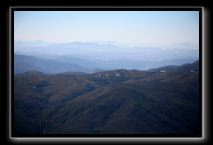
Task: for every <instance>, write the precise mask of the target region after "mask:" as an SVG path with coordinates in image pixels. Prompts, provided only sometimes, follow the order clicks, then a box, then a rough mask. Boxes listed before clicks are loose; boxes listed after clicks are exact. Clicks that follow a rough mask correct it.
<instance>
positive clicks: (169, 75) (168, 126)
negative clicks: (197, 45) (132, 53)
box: [14, 62, 200, 135]
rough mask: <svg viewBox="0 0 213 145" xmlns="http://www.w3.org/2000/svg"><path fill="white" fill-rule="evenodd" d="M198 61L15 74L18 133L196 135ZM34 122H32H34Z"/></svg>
mask: <svg viewBox="0 0 213 145" xmlns="http://www.w3.org/2000/svg"><path fill="white" fill-rule="evenodd" d="M199 97H200V96H199V64H198V62H195V63H192V64H186V65H182V66H168V67H162V68H158V69H152V70H148V71H138V70H123V69H120V70H112V71H102V72H98V73H94V74H82V73H79V74H78V73H74V74H73V73H63V74H54V75H47V74H43V73H38V72H27V73H23V74H18V75H15V77H14V102H15V104H14V107H15V110H14V117H15V120H14V121H15V122H14V123H15V131H16V133H18V134H20V133H23V134H36V133H37V134H38V133H39V134H57V133H61V134H85V133H86V134H91V133H94V134H107V133H109V134H176V135H181V134H193V135H199V133H200V122H199V117H200V116H199V115H200V114H199V111H200V110H199V109H200V106H199V103H200V102H199ZM32 126H33V127H32Z"/></svg>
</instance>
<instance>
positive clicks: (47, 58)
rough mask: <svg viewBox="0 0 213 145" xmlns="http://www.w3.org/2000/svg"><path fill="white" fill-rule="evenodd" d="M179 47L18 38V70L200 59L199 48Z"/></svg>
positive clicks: (84, 69) (142, 67)
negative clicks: (52, 41) (22, 39)
mask: <svg viewBox="0 0 213 145" xmlns="http://www.w3.org/2000/svg"><path fill="white" fill-rule="evenodd" d="M177 46H178V48H177V49H174V48H173V49H163V48H151V47H123V46H118V45H114V44H110V43H94V42H70V43H47V42H44V41H32V42H30V41H28V42H27V41H26V42H25V41H16V42H15V44H14V47H15V61H14V63H15V73H22V72H26V71H29V70H36V71H41V72H45V73H59V72H66V71H73V72H79V71H81V72H86V73H93V72H96V70H97V71H99V70H113V69H138V70H146V69H150V68H156V67H161V66H165V65H181V64H184V63H191V62H193V61H195V60H197V59H198V58H199V51H198V50H197V49H192V48H191V47H190V46H189V45H184V46H180V45H177ZM185 47H187V48H185ZM26 60H27V61H26ZM42 62H43V63H42ZM52 64H55V65H52ZM69 66H70V67H69ZM17 68H19V69H18V70H17ZM33 68H34V69H33Z"/></svg>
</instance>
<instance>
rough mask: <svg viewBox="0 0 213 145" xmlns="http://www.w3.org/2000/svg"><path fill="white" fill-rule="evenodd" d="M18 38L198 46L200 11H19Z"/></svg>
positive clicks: (17, 12)
mask: <svg viewBox="0 0 213 145" xmlns="http://www.w3.org/2000/svg"><path fill="white" fill-rule="evenodd" d="M14 13H15V14H14V39H15V41H36V40H43V41H47V42H55V43H58V42H59V43H60V42H62V43H66V42H73V41H81V42H88V41H115V42H118V43H120V44H126V45H132V46H150V47H156V46H158V47H165V46H168V47H170V46H175V45H181V44H183V45H184V44H190V45H194V46H196V48H198V44H199V12H198V11H15V12H14Z"/></svg>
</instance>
